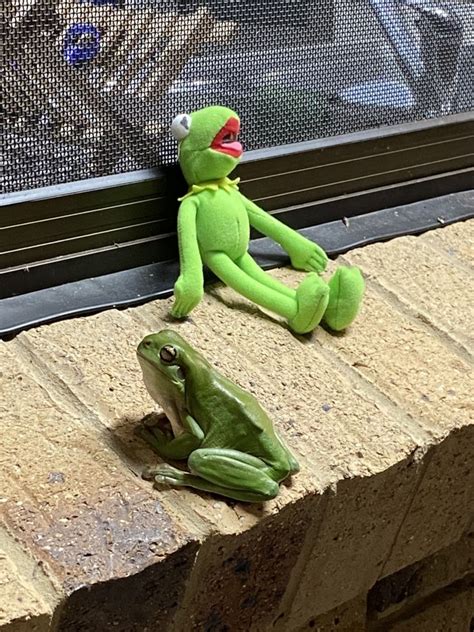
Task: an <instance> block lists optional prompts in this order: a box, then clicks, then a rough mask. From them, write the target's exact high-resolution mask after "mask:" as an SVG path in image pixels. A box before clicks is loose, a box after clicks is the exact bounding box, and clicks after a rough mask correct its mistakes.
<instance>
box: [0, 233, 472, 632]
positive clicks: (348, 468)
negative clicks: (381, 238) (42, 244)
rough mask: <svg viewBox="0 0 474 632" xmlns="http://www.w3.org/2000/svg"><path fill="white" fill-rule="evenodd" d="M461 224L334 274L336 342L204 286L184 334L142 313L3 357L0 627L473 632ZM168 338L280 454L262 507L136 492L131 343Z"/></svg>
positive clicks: (11, 347)
mask: <svg viewBox="0 0 474 632" xmlns="http://www.w3.org/2000/svg"><path fill="white" fill-rule="evenodd" d="M473 226H474V221H471V222H464V223H460V224H455V225H453V226H450V227H446V228H440V229H438V230H436V231H434V232H430V233H427V234H425V235H422V236H420V237H405V238H401V239H396V240H393V241H390V242H388V243H385V244H375V245H372V246H368V247H365V248H362V249H359V250H355V251H352V252H349V253H347V254H346V255H344V256H343V257H340V258H339V259H338V260H337V261H336V262H331V264H330V270H329V271H328V275H329V274H330V273H331V272H332V271H333V270H334V269H335V268H336V267H337V265H340V264H345V265H347V264H356V265H359V266H360V267H361V268H362V270H363V273H364V276H365V278H366V282H367V294H366V298H365V301H364V305H363V308H362V310H361V313H360V315H359V317H358V319H357V321H356V322H355V323H354V324H353V326H352V327H351V328H350V329H349V330H348V331H347V332H346V333H344V334H337V335H335V334H331V333H329V332H327V331H325V330H324V329H322V328H318V329H316V330H315V331H314V332H313V333H312V334H311V335H308V336H295V335H293V334H292V333H291V332H290V331H289V330H288V329H287V328H286V327H285V326H284V324H282V323H281V322H280V321H279V320H278V319H277V318H275V317H273V316H271V315H269V314H267V313H264V312H262V311H261V310H259V309H258V308H257V307H256V306H255V305H253V304H251V303H249V302H248V301H246V300H245V299H243V298H242V297H240V296H238V295H236V294H235V292H233V291H232V290H231V289H229V288H226V287H223V286H221V285H217V286H212V287H209V288H208V289H207V292H206V294H205V297H204V299H203V301H202V302H201V304H200V305H199V306H198V307H197V308H196V309H195V310H194V311H193V313H192V317H191V318H189V319H187V320H186V321H183V322H173V321H171V320H170V318H169V315H168V314H169V308H170V301H169V300H165V301H154V302H151V303H148V304H146V305H143V306H140V307H136V308H133V309H128V310H123V311H117V310H110V311H107V312H104V313H101V314H98V315H94V316H89V317H86V318H77V319H72V320H66V321H62V322H59V323H55V324H52V325H49V326H44V327H40V328H38V329H35V330H30V331H27V332H24V333H22V334H20V335H18V336H17V337H16V338H15V339H13V340H11V341H9V342H4V343H0V380H1V382H0V384H1V390H0V424H1V449H0V632H7V631H8V632H23V631H26V630H28V631H31V632H46V631H51V632H53V631H55V632H82V631H84V632H86V631H87V632H96V631H97V632H107V631H108V630H111V631H112V630H114V631H118V632H135V631H136V632H155V631H157V632H168V631H169V632H188V631H190V632H192V631H198V632H200V631H203V632H234V631H235V632H248V631H250V632H267V631H268V632H270V631H275V632H301V631H302V630H306V629H308V630H311V629H313V630H321V632H328V631H329V630H335V631H336V632H337V631H339V632H340V630H344V631H347V632H348V631H349V630H352V631H354V632H364V630H366V629H367V630H369V631H372V630H374V631H378V630H379V629H384V630H385V629H387V630H389V629H390V630H392V629H393V630H394V631H396V632H398V630H400V632H402V631H404V630H411V629H416V630H418V629H420V630H424V629H426V630H428V629H429V630H430V632H431V631H434V630H436V629H437V628H436V627H432V628H429V621H430V619H429V617H430V616H431V615H430V612H431V611H432V612H436V613H437V614H436V616H437V618H438V619H437V620H438V621H439V622H443V621H444V622H449V621H454V622H455V623H449V624H448V623H446V625H448V626H449V625H451V626H452V625H458V623H457V621H458V619H459V626H461V627H458V628H456V627H451V628H449V627H445V628H443V632H449V631H450V630H452V632H468V629H467V628H466V629H464V628H463V627H462V626H463V625H464V622H465V621H467V620H468V618H469V617H468V615H467V614H466V613H467V612H468V610H467V609H468V608H469V604H470V602H469V595H470V594H471V589H470V584H469V581H470V579H469V578H470V573H471V572H472V567H471V569H470V570H469V571H466V565H465V564H464V565H463V563H462V560H463V559H465V558H466V556H467V555H468V554H467V553H466V551H467V548H466V547H468V546H471V543H472V540H471V539H470V536H468V534H469V533H471V532H472V525H473V507H474V499H473V490H474V475H473V468H472V463H473V462H474V425H473V411H472V408H473V407H472V391H473V376H472V367H473V363H472V356H471V352H472V348H473V346H472V331H473V329H474V313H473V310H472V304H471V308H469V297H471V303H472V296H473V294H474V293H473V291H472V290H473V287H472V286H473V278H474V277H473V274H472V272H473V259H474V256H473V244H472V240H473V234H474V230H473ZM272 274H274V275H275V276H276V277H278V278H280V279H283V280H284V281H285V282H286V283H288V284H291V285H293V286H296V284H297V283H298V282H299V281H300V280H301V278H302V276H303V275H302V273H299V272H296V271H294V270H290V269H279V270H274V271H272ZM164 327H173V328H174V329H176V330H177V331H178V332H179V333H181V334H182V335H183V336H184V337H185V338H186V339H187V340H188V341H189V342H190V343H191V344H192V345H193V346H195V347H196V348H197V349H198V350H199V351H201V352H202V353H203V354H204V355H205V356H206V357H207V358H208V360H209V361H210V362H211V364H213V365H214V366H215V367H217V368H218V369H219V370H220V371H222V372H223V373H224V374H225V375H227V376H228V377H229V378H231V379H233V380H234V381H235V382H237V383H238V384H240V385H241V386H242V387H243V388H245V389H248V390H249V391H251V392H252V393H253V394H254V395H255V396H256V397H257V398H258V399H259V401H260V402H261V404H262V405H263V406H264V407H265V408H266V409H267V411H268V413H269V414H270V416H271V418H272V419H273V420H274V423H275V426H276V427H277V429H278V431H279V432H280V433H281V435H282V436H283V437H284V439H285V441H286V443H287V444H288V445H289V446H290V447H291V448H292V450H293V451H294V453H295V454H296V456H297V458H298V460H299V462H300V464H301V472H300V473H299V474H298V475H297V476H295V477H293V479H292V480H290V481H286V482H285V483H284V484H283V485H282V487H281V494H280V495H279V496H278V497H277V498H276V499H275V500H273V501H271V502H268V503H265V504H263V505H246V504H243V503H236V502H230V501H226V500H224V499H222V498H219V497H213V496H210V495H207V494H204V493H198V492H195V491H192V490H189V489H181V490H177V489H160V490H156V489H153V487H152V486H151V484H150V483H149V482H146V481H143V480H142V479H141V477H140V473H141V471H142V469H143V467H144V466H145V465H152V464H155V463H156V462H157V461H158V458H157V456H156V455H155V454H154V453H153V452H152V451H151V450H149V448H148V447H147V446H146V445H145V444H144V443H143V442H142V441H141V440H140V439H139V438H138V437H137V436H136V434H135V432H134V431H135V428H136V427H137V425H138V424H139V423H140V422H141V420H142V419H143V417H144V416H145V415H146V414H148V413H150V412H152V411H153V410H155V405H154V402H153V401H152V400H151V399H150V397H149V395H148V394H147V392H146V390H145V387H144V385H143V382H142V377H141V372H140V369H139V366H138V363H137V361H136V357H135V349H136V346H137V344H138V343H139V342H140V340H141V338H142V337H143V336H144V335H145V334H147V333H150V332H152V331H158V330H159V329H162V328H164ZM463 547H464V548H463ZM449 551H451V557H452V558H453V559H454V560H455V561H454V562H452V563H451V562H450V563H449V564H448V562H447V561H446V560H447V557H446V555H447V553H446V552H449ZM437 555H439V556H442V555H444V558H443V557H438V558H436V556H437ZM453 556H454V557H453ZM443 559H444V562H443V561H442V560H443ZM436 560H438V561H436ZM440 569H441V570H440ZM413 577H415V579H416V582H415V579H413ZM410 578H411V582H412V583H410ZM415 583H416V585H415ZM407 586H408V588H407ZM397 590H398V592H397ZM404 591H405V592H404ZM407 591H408V592H409V593H410V594H405V593H406V592H407ZM410 591H411V592H410ZM466 595H467V596H466ZM397 599H398V601H397ZM381 604H382V605H383V607H382V606H381ZM456 604H458V606H459V607H458V606H457V605H456ZM380 608H381V609H380ZM453 608H454V610H456V612H457V611H458V610H459V608H461V610H462V613H464V614H462V615H459V617H458V619H456V616H457V615H456V616H455V615H452V612H454V610H453ZM423 613H424V614H423ZM414 617H415V618H414ZM416 617H418V618H416ZM443 617H444V618H443ZM453 617H454V618H453ZM410 621H412V622H413V621H416V626H418V627H416V628H410V627H407V626H409V625H411V624H410ZM469 621H470V619H469ZM426 622H428V623H426ZM383 625H385V626H386V627H385V628H383V627H381V626H383ZM414 625H415V624H414ZM437 625H438V623H437ZM25 626H26V627H25ZM388 626H391V627H388ZM397 626H398V627H397ZM403 626H405V627H403ZM423 626H425V627H423ZM426 626H428V627H426ZM440 629H441V628H440Z"/></svg>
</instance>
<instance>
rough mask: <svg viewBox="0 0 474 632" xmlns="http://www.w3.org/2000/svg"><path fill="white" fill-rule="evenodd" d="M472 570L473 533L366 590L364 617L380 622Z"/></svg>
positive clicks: (473, 556)
mask: <svg viewBox="0 0 474 632" xmlns="http://www.w3.org/2000/svg"><path fill="white" fill-rule="evenodd" d="M473 569H474V534H472V533H471V534H466V535H465V536H463V537H462V538H461V540H459V541H458V542H456V543H455V544H452V545H451V546H449V547H447V548H445V549H442V550H441V551H439V552H438V553H435V554H434V555H431V556H430V557H427V558H425V559H423V560H420V561H419V562H416V563H415V564H412V565H410V566H407V567H405V568H402V569H401V570H399V571H397V572H396V573H394V574H393V575H389V576H387V577H384V578H383V579H381V580H380V581H378V582H377V583H376V584H375V586H374V587H373V588H372V589H371V590H370V592H369V595H368V598H367V603H368V615H369V617H370V618H372V619H382V618H383V617H386V616H390V615H392V614H393V612H395V611H397V610H401V609H402V608H404V607H406V606H407V605H408V604H411V603H413V602H414V601H417V600H419V599H424V598H426V597H427V596H429V595H431V594H432V593H434V592H436V591H438V590H442V589H443V588H447V587H448V586H449V585H450V584H453V583H454V582H456V581H458V580H460V579H463V578H464V577H466V576H467V575H468V574H469V573H472V571H473Z"/></svg>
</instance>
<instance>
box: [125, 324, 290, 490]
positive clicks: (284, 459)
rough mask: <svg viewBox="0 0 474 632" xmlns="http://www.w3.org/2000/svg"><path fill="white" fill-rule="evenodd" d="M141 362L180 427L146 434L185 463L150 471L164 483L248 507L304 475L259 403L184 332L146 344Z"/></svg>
mask: <svg viewBox="0 0 474 632" xmlns="http://www.w3.org/2000/svg"><path fill="white" fill-rule="evenodd" d="M137 355H138V360H139V362H140V365H141V367H142V371H143V377H144V380H145V385H146V387H147V389H148V392H149V393H150V395H151V396H152V397H153V399H154V400H155V401H156V402H158V403H159V404H160V406H161V407H162V408H163V410H164V412H165V414H166V416H167V418H168V419H169V421H170V423H171V426H172V428H173V434H172V435H168V434H166V433H165V432H162V431H161V430H159V429H158V428H157V427H151V428H149V427H146V428H144V429H143V430H142V432H141V434H142V436H143V437H144V438H145V439H146V440H147V441H148V442H149V443H150V444H151V446H152V447H153V448H154V449H155V450H156V452H158V454H159V455H160V456H161V457H163V458H164V459H178V460H181V459H183V460H184V459H186V460H187V465H188V467H189V472H186V471H183V470H179V469H177V468H174V467H172V466H171V465H165V464H163V465H160V466H158V468H156V469H155V470H152V471H148V473H147V477H149V476H152V477H154V479H155V481H156V482H157V483H161V484H166V485H172V486H187V487H194V488H195V489H200V490H202V491H206V492H213V493H216V494H221V495H223V496H227V497H228V498H233V499H235V500H241V501H246V502H261V501H265V500H269V499H271V498H275V496H276V495H277V494H278V491H279V486H278V483H279V482H280V481H282V480H283V479H285V478H286V477H287V476H288V475H290V474H293V473H295V472H298V470H299V467H298V463H297V462H296V460H295V458H294V457H293V456H292V454H291V453H290V452H289V450H288V449H287V448H286V447H285V445H284V444H283V442H282V440H281V439H280V437H279V436H278V435H277V434H276V432H275V430H274V428H273V426H272V422H271V421H270V419H269V418H268V416H267V414H266V413H265V411H264V410H263V409H262V408H261V406H260V404H259V403H258V401H257V400H256V399H255V397H253V395H251V394H250V393H247V392H246V391H244V390H243V389H241V388H240V387H238V386H237V385H236V384H234V383H233V382H231V381H230V380H228V379H227V378H225V377H224V376H223V375H221V374H220V373H218V372H217V371H216V370H215V369H213V368H212V366H211V365H210V364H209V363H208V362H207V361H206V360H205V359H204V358H203V357H202V356H201V355H200V354H199V353H197V352H196V351H195V350H194V349H192V347H190V346H189V344H187V343H186V342H185V341H184V340H183V339H182V338H181V336H179V335H178V334H177V333H175V332H173V331H171V330H162V331H160V332H159V333H157V334H151V335H150V336H147V337H146V338H144V339H143V340H142V342H141V343H140V345H139V346H138V349H137Z"/></svg>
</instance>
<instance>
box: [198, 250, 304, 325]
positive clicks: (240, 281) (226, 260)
mask: <svg viewBox="0 0 474 632" xmlns="http://www.w3.org/2000/svg"><path fill="white" fill-rule="evenodd" d="M205 262H206V264H207V265H208V266H209V268H210V269H211V270H212V271H213V272H214V274H215V275H216V276H217V277H219V279H221V280H222V281H224V283H225V284H226V285H229V286H230V287H231V288H233V289H234V290H235V291H236V292H238V293H239V294H242V295H243V296H245V297H246V298H248V299H250V300H251V301H253V302H254V303H257V304H258V305H261V306H262V307H266V308H267V309H269V310H271V311H272V312H276V313H277V314H280V315H281V316H284V317H285V318H293V317H294V316H295V314H296V310H297V303H296V299H295V298H294V297H290V296H285V295H284V294H282V293H281V292H279V291H277V290H275V289H274V288H270V287H268V286H266V285H263V284H262V283H261V281H259V280H256V279H254V278H252V277H251V276H250V275H249V274H248V273H247V272H245V271H244V270H242V269H241V268H239V266H238V265H237V263H236V262H234V261H232V259H231V258H230V257H228V256H227V255H226V254H225V253H224V252H209V253H207V254H206V256H205Z"/></svg>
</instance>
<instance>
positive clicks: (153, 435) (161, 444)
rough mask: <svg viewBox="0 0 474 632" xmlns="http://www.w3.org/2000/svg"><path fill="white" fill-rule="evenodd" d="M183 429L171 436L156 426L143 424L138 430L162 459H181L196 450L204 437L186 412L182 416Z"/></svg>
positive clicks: (197, 425)
mask: <svg viewBox="0 0 474 632" xmlns="http://www.w3.org/2000/svg"><path fill="white" fill-rule="evenodd" d="M183 426H184V431H183V432H182V433H181V434H179V435H178V436H177V437H171V438H170V436H169V435H168V434H167V433H165V432H163V431H162V430H160V429H159V428H158V427H156V426H153V427H149V426H145V427H143V428H140V429H139V430H138V432H139V434H140V436H141V437H142V438H143V439H144V440H145V441H146V442H147V443H149V444H150V445H151V447H152V448H153V449H154V450H155V452H157V453H158V454H159V455H160V456H161V457H162V458H164V459H172V460H177V461H179V460H182V459H187V458H188V456H189V455H190V454H191V453H192V452H193V450H196V449H197V448H198V447H199V446H200V445H201V442H202V440H203V438H204V433H203V431H202V430H201V428H200V426H199V424H198V423H197V422H196V421H195V420H194V419H193V417H191V415H189V414H187V415H185V416H184V418H183Z"/></svg>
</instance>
